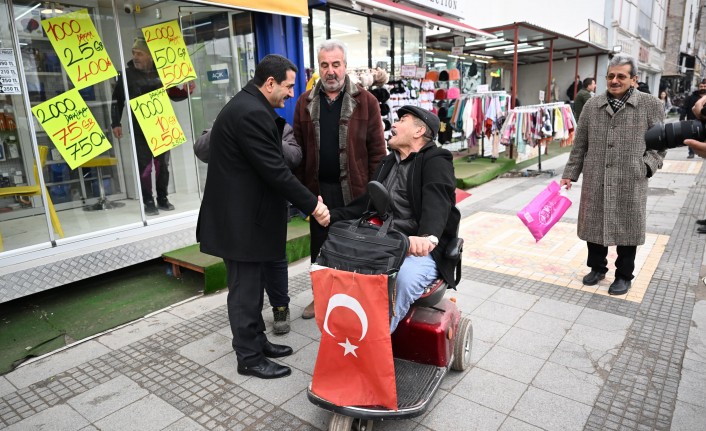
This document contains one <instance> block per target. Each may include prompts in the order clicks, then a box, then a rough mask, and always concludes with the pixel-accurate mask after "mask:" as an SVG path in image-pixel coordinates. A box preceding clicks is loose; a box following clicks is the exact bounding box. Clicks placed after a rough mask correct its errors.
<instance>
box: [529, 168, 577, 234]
mask: <svg viewBox="0 0 706 431" xmlns="http://www.w3.org/2000/svg"><path fill="white" fill-rule="evenodd" d="M570 206H571V199H569V198H568V197H566V195H565V191H564V190H563V189H561V188H560V187H559V184H558V183H557V182H556V181H552V182H551V183H549V185H548V186H547V188H545V189H544V190H542V192H541V193H540V194H538V195H537V197H535V198H534V199H532V202H530V203H528V204H527V205H526V206H525V207H524V208H522V210H521V211H520V212H518V213H517V216H518V217H519V218H520V220H522V223H524V224H525V226H527V229H529V231H530V233H531V234H532V236H533V237H534V239H535V240H537V241H539V240H540V239H542V238H543V237H544V235H546V234H547V232H549V229H551V228H552V226H554V225H555V224H556V222H558V221H559V220H560V219H561V217H562V216H563V215H564V213H565V212H566V210H568V209H569V207H570Z"/></svg>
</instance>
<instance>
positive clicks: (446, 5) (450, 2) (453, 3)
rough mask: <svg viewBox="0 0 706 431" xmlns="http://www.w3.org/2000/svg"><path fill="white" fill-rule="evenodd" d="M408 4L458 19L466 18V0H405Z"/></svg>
mask: <svg viewBox="0 0 706 431" xmlns="http://www.w3.org/2000/svg"><path fill="white" fill-rule="evenodd" d="M405 2H406V3H414V4H417V5H419V6H424V7H426V8H429V9H432V10H434V12H441V13H445V14H449V15H452V16H454V17H456V18H465V16H466V13H465V10H464V4H465V3H466V2H465V1H464V0H405Z"/></svg>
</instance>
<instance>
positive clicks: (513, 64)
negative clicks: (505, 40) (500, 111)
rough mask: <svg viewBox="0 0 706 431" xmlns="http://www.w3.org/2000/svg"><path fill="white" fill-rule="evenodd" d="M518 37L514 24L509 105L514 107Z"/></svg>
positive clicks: (516, 27)
mask: <svg viewBox="0 0 706 431" xmlns="http://www.w3.org/2000/svg"><path fill="white" fill-rule="evenodd" d="M519 38H520V28H519V26H518V25H517V24H515V53H514V54H513V56H512V95H511V97H512V98H511V99H510V106H512V107H513V108H514V107H515V103H516V99H517V42H518V41H519Z"/></svg>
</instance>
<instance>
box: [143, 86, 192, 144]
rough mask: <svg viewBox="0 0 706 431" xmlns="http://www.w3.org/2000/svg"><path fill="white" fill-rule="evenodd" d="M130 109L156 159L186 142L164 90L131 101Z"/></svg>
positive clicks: (160, 89)
mask: <svg viewBox="0 0 706 431" xmlns="http://www.w3.org/2000/svg"><path fill="white" fill-rule="evenodd" d="M130 109H132V112H133V113H134V114H135V117H137V122H138V123H139V124H140V128H141V129H142V133H144V135H145V139H146V140H147V143H148V144H149V147H150V150H151V151H152V154H153V155H154V156H155V157H157V156H158V155H160V154H162V153H164V152H166V151H169V150H171V149H172V148H174V147H177V146H179V145H181V144H183V143H184V142H186V136H184V131H183V130H182V129H181V126H180V125H179V121H177V118H176V114H174V108H172V103H171V102H170V101H169V96H167V90H165V89H164V88H158V89H157V90H154V91H151V92H149V93H147V94H143V95H142V96H139V97H136V98H134V99H130Z"/></svg>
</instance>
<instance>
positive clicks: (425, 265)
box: [390, 255, 439, 333]
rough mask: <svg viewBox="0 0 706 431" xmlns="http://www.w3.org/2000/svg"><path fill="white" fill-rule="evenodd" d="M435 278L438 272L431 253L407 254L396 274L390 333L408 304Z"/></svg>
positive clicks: (404, 313)
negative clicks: (422, 254)
mask: <svg viewBox="0 0 706 431" xmlns="http://www.w3.org/2000/svg"><path fill="white" fill-rule="evenodd" d="M437 278H439V272H438V271H437V269H436V262H434V259H432V257H431V255H426V256H423V257H418V256H407V257H406V258H405V260H404V262H402V267H401V268H400V272H399V273H398V274H397V295H396V298H395V315H394V316H392V319H391V320H390V333H393V332H395V329H397V324H398V323H400V320H402V319H403V318H404V316H405V315H407V311H409V307H410V305H412V303H413V302H414V301H416V300H417V299H418V298H419V297H420V296H422V293H424V288H425V287H427V286H429V285H430V284H432V283H433V282H434V281H435V280H436V279H437Z"/></svg>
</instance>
